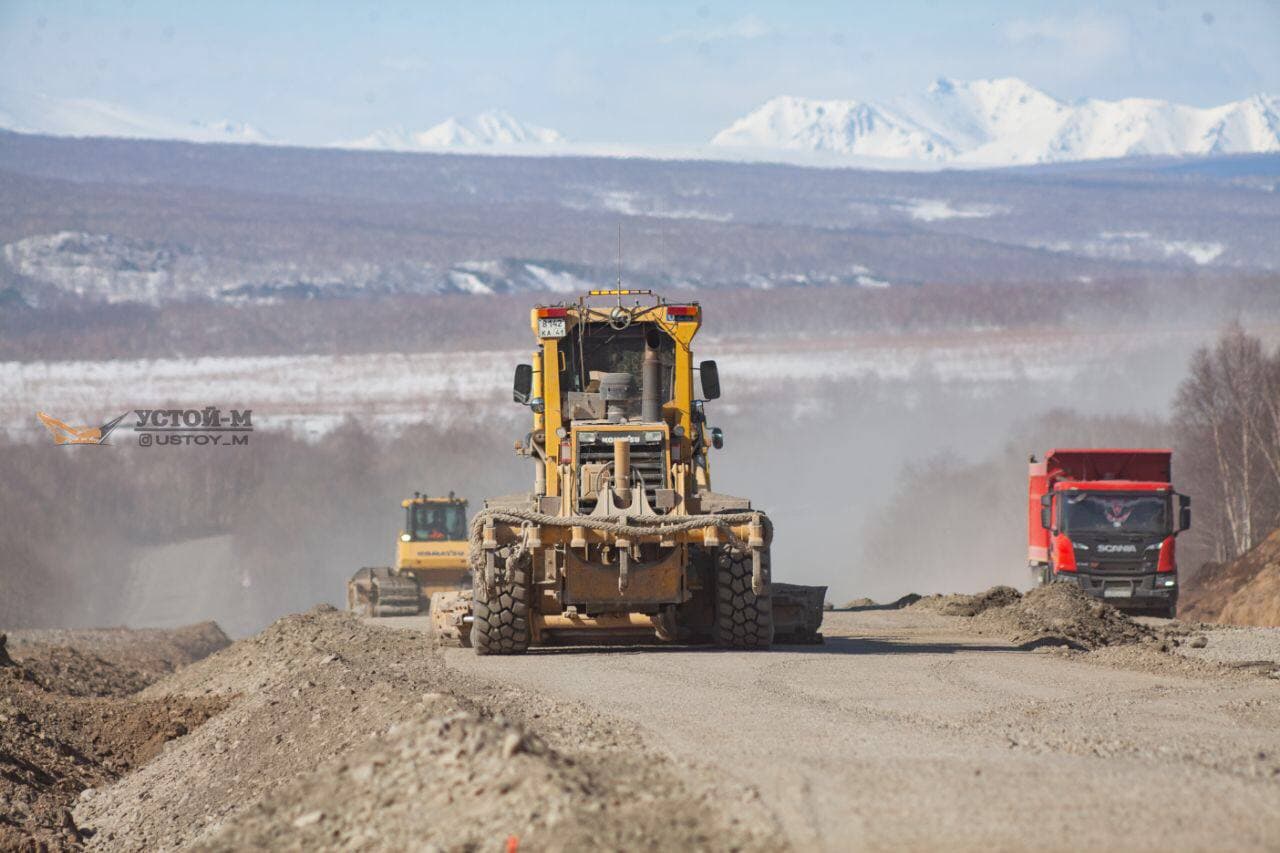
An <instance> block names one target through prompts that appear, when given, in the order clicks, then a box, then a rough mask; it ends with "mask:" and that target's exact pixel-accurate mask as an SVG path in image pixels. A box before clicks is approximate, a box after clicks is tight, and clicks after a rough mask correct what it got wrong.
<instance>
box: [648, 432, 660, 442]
mask: <svg viewBox="0 0 1280 853" xmlns="http://www.w3.org/2000/svg"><path fill="white" fill-rule="evenodd" d="M644 440H645V441H662V433H660V432H658V431H656V430H655V431H653V432H646V433H645V434H644Z"/></svg>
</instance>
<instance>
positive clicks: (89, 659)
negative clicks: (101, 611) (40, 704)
mask: <svg viewBox="0 0 1280 853" xmlns="http://www.w3.org/2000/svg"><path fill="white" fill-rule="evenodd" d="M230 643H231V640H229V639H228V638H227V635H226V634H224V633H223V632H222V629H221V628H219V627H218V626H217V625H216V624H215V623H213V622H203V623H201V624H198V625H189V626H187V627H183V628H174V629H144V630H130V629H127V628H107V629H100V630H90V631H62V630H39V631H15V632H12V633H11V634H10V635H9V650H10V653H11V654H12V656H13V657H14V658H15V659H16V660H17V661H18V662H19V663H21V664H22V667H23V668H24V669H25V670H27V671H28V672H30V673H31V674H32V675H33V676H34V677H35V678H36V680H37V681H38V682H39V683H40V684H41V685H42V686H43V687H44V688H45V689H47V690H50V691H53V692H56V693H63V694H66V695H68V696H127V695H130V694H132V693H136V692H137V691H139V690H141V689H142V688H144V687H146V686H147V685H148V684H151V683H152V682H154V681H156V679H158V678H161V677H163V676H165V675H168V674H169V673H172V672H174V671H175V670H177V669H179V668H180V667H183V666H186V665H187V664H189V663H192V662H194V661H197V660H200V659H201V658H204V657H207V656H208V655H210V654H213V653H214V652H216V651H218V650H219V649H222V648H225V647H226V646H228V645H229V644H230Z"/></svg>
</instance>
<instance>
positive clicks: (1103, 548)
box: [1098, 542, 1138, 554]
mask: <svg viewBox="0 0 1280 853" xmlns="http://www.w3.org/2000/svg"><path fill="white" fill-rule="evenodd" d="M1098 553H1100V554H1136V553H1138V546H1137V545H1108V544H1106V543H1105V542H1104V543H1103V544H1101V545H1099V546H1098Z"/></svg>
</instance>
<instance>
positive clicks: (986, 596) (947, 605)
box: [911, 586, 1022, 616]
mask: <svg viewBox="0 0 1280 853" xmlns="http://www.w3.org/2000/svg"><path fill="white" fill-rule="evenodd" d="M1021 598H1022V593H1020V592H1018V591H1017V590H1016V589H1014V588H1013V587H1011V586H993V587H991V589H989V590H987V591H986V592H979V593H975V594H973V595H963V594H954V595H930V596H926V597H924V598H920V597H918V596H917V599H916V601H914V602H912V604H911V606H912V607H919V608H921V609H922V610H933V611H936V612H937V613H941V614H942V615H943V616H977V615H978V614H979V613H982V612H984V611H986V610H990V609H991V608H993V607H1007V606H1008V605H1010V604H1014V603H1016V602H1018V601H1019V600H1020V599H1021Z"/></svg>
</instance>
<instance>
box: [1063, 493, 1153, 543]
mask: <svg viewBox="0 0 1280 853" xmlns="http://www.w3.org/2000/svg"><path fill="white" fill-rule="evenodd" d="M1063 510H1064V512H1063V524H1062V530H1063V532H1064V533H1115V532H1117V531H1119V532H1121V533H1167V532H1168V531H1169V499H1168V498H1167V497H1165V496H1164V495H1136V494H1120V493H1116V492H1078V493H1077V492H1067V493H1066V495H1065V500H1064V502H1063Z"/></svg>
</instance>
